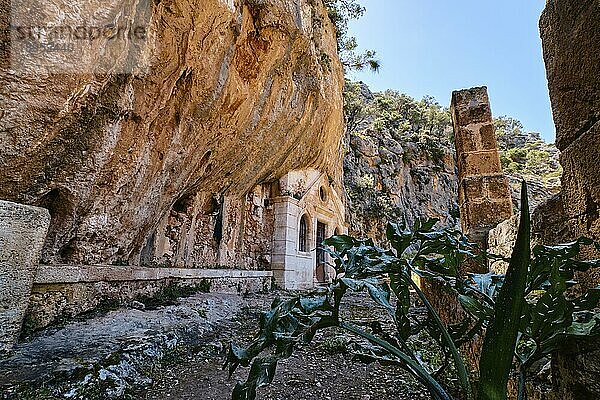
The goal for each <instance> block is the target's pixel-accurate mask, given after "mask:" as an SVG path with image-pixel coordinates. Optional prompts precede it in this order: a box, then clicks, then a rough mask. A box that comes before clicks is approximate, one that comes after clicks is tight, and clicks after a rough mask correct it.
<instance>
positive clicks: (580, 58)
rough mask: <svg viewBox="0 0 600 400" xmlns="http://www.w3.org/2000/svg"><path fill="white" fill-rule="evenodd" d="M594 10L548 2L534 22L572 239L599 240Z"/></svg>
mask: <svg viewBox="0 0 600 400" xmlns="http://www.w3.org/2000/svg"><path fill="white" fill-rule="evenodd" d="M599 21H600V7H599V6H598V2H597V1H594V0H584V1H577V2H572V1H567V0H552V1H549V2H548V4H547V6H546V9H545V11H544V13H543V15H542V18H541V20H540V29H541V35H542V41H543V47H544V60H545V62H546V70H547V75H548V84H549V89H550V98H551V100H552V112H553V115H554V121H555V123H556V144H557V146H558V148H559V150H560V151H561V158H560V162H561V165H562V166H563V169H564V175H563V178H562V185H563V190H562V195H561V196H562V201H563V202H564V204H566V205H568V206H567V207H564V211H565V212H566V214H567V217H568V219H569V220H570V222H569V225H570V229H571V230H572V232H573V233H574V234H575V235H589V234H591V235H593V236H595V237H596V238H600V213H599V211H598V209H599V205H600V159H599V158H598V151H599V150H600V63H599V62H598V54H599V52H600V24H599V23H598V22H599Z"/></svg>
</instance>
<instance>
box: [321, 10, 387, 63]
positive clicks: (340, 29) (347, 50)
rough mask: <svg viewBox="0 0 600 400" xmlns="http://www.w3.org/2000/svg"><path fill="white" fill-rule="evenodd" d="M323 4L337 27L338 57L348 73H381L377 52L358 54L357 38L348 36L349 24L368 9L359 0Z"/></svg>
mask: <svg viewBox="0 0 600 400" xmlns="http://www.w3.org/2000/svg"><path fill="white" fill-rule="evenodd" d="M323 2H324V4H325V7H327V11H328V15H329V19H330V20H331V22H333V24H334V26H335V30H336V39H337V47H338V55H339V57H340V61H341V62H342V65H343V66H344V68H345V69H346V71H348V70H362V69H365V68H369V69H370V70H371V71H374V72H377V71H379V68H380V66H381V63H380V61H379V60H377V58H376V53H375V51H373V50H366V51H364V52H362V53H360V52H358V51H357V49H358V41H357V40H356V37H354V36H350V35H348V22H349V21H350V20H353V19H359V18H360V17H362V16H363V14H364V13H365V11H366V9H365V8H364V7H363V6H362V5H360V3H359V2H358V1H357V0H324V1H323Z"/></svg>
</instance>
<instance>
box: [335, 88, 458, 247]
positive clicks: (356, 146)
mask: <svg viewBox="0 0 600 400" xmlns="http://www.w3.org/2000/svg"><path fill="white" fill-rule="evenodd" d="M345 95H346V114H347V133H346V138H345V147H346V155H345V158H344V183H345V186H346V192H347V195H348V207H347V211H348V212H347V220H348V223H349V224H350V231H351V232H352V233H354V234H357V235H360V236H368V237H373V238H376V239H382V238H383V237H384V235H385V226H386V223H387V222H388V221H405V222H406V223H407V224H408V225H409V226H410V225H412V224H413V223H414V221H415V219H417V218H439V219H440V222H441V224H442V225H444V226H456V225H457V224H458V203H457V200H458V194H457V190H458V187H457V176H456V164H455V160H454V157H455V156H454V150H453V148H452V146H451V144H450V139H449V138H450V132H451V131H452V125H451V122H450V116H449V114H448V112H447V110H446V109H444V108H443V107H440V106H439V105H437V103H435V102H433V100H432V99H425V100H424V101H421V102H418V101H415V100H413V99H411V98H410V97H408V96H405V95H401V94H398V93H395V92H389V93H388V92H386V93H384V94H373V93H371V91H370V90H369V88H368V87H367V86H366V85H364V84H356V83H348V84H347V88H346V94H345Z"/></svg>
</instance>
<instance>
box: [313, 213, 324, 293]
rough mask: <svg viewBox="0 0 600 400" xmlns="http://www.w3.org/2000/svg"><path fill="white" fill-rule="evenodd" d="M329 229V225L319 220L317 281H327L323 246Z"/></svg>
mask: <svg viewBox="0 0 600 400" xmlns="http://www.w3.org/2000/svg"><path fill="white" fill-rule="evenodd" d="M326 231H327V225H325V224H324V223H323V222H321V221H317V257H316V264H317V265H316V273H315V275H316V277H317V282H319V283H325V282H327V274H326V271H327V265H326V264H325V262H326V259H325V252H324V251H323V248H322V243H323V240H325V232H326Z"/></svg>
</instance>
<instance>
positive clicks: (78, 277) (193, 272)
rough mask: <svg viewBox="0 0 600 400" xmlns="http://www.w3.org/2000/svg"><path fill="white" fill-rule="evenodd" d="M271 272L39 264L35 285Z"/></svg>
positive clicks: (260, 275) (258, 275) (241, 276)
mask: <svg viewBox="0 0 600 400" xmlns="http://www.w3.org/2000/svg"><path fill="white" fill-rule="evenodd" d="M272 276H273V272H272V271H250V270H239V269H200V268H198V269H196V268H193V269H192V268H146V267H127V266H122V267H120V266H112V265H40V267H39V269H38V272H37V275H36V277H35V283H36V284H53V283H86V282H87V283H91V282H113V281H114V282H116V281H153V280H160V279H166V278H179V279H219V278H234V279H235V278H237V279H249V278H270V277H272Z"/></svg>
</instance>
